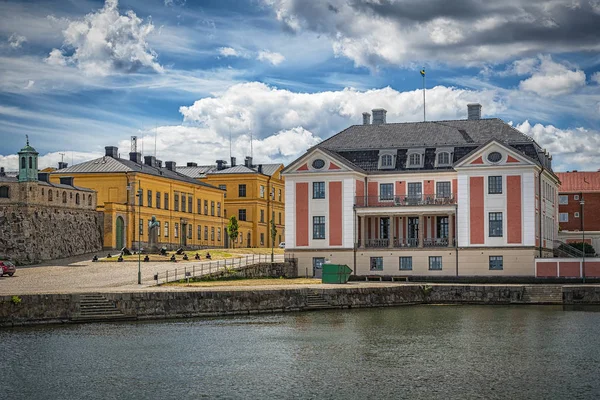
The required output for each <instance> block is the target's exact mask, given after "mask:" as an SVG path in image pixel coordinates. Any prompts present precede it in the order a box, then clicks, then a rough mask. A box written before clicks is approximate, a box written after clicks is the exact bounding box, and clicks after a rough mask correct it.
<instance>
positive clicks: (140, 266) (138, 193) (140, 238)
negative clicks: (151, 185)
mask: <svg viewBox="0 0 600 400" xmlns="http://www.w3.org/2000/svg"><path fill="white" fill-rule="evenodd" d="M142 194H143V191H142V189H141V187H140V181H138V191H137V197H138V225H139V226H138V285H141V284H142V224H141V223H140V221H141V220H142Z"/></svg>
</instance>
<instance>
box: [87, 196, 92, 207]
mask: <svg viewBox="0 0 600 400" xmlns="http://www.w3.org/2000/svg"><path fill="white" fill-rule="evenodd" d="M88 206H90V207H91V206H92V195H89V196H88Z"/></svg>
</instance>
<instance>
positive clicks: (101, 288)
mask: <svg viewBox="0 0 600 400" xmlns="http://www.w3.org/2000/svg"><path fill="white" fill-rule="evenodd" d="M250 257H251V255H250ZM86 258H87V260H85V261H81V257H79V258H78V259H77V258H76V259H72V260H60V261H57V262H46V263H44V264H40V265H35V266H26V267H17V272H16V273H15V275H14V276H12V277H9V276H3V277H2V278H0V295H20V294H43V293H82V292H115V291H118V292H130V291H148V290H153V291H156V290H180V289H179V288H173V287H157V286H155V285H156V281H155V280H154V274H156V273H158V274H159V277H160V282H161V283H162V282H164V278H165V276H166V272H167V271H168V273H169V276H170V278H172V277H173V276H174V274H175V271H174V270H175V269H177V275H178V277H179V278H183V277H184V273H183V272H184V270H185V271H190V272H191V271H194V272H195V275H196V276H199V275H200V273H201V272H202V271H203V272H204V273H207V272H208V270H209V265H210V266H211V267H212V271H213V272H214V271H216V265H215V264H216V261H202V262H199V261H190V262H182V261H179V262H177V263H171V262H142V263H141V272H142V284H141V285H138V284H137V279H138V263H137V262H120V263H119V262H94V263H93V262H91V261H89V257H86ZM244 259H245V256H244ZM275 259H276V260H277V261H282V260H283V257H282V256H276V258H275ZM220 262H221V263H223V261H220ZM229 262H231V260H228V263H229ZM170 280H172V279H170ZM204 289H205V288H204ZM188 290H189V288H188Z"/></svg>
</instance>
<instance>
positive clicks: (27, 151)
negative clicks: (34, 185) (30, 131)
mask: <svg viewBox="0 0 600 400" xmlns="http://www.w3.org/2000/svg"><path fill="white" fill-rule="evenodd" d="M25 138H26V139H27V144H26V145H25V147H23V148H22V149H21V151H19V153H18V154H19V182H37V180H38V154H39V153H38V152H37V151H35V149H34V148H33V147H31V146H30V145H29V135H25Z"/></svg>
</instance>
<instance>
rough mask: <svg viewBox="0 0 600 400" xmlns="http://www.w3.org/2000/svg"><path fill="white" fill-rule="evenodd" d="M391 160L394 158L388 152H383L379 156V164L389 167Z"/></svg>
mask: <svg viewBox="0 0 600 400" xmlns="http://www.w3.org/2000/svg"><path fill="white" fill-rule="evenodd" d="M393 160H394V158H393V157H392V156H391V155H390V154H384V155H383V156H381V166H382V167H391V166H392V161H393Z"/></svg>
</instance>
